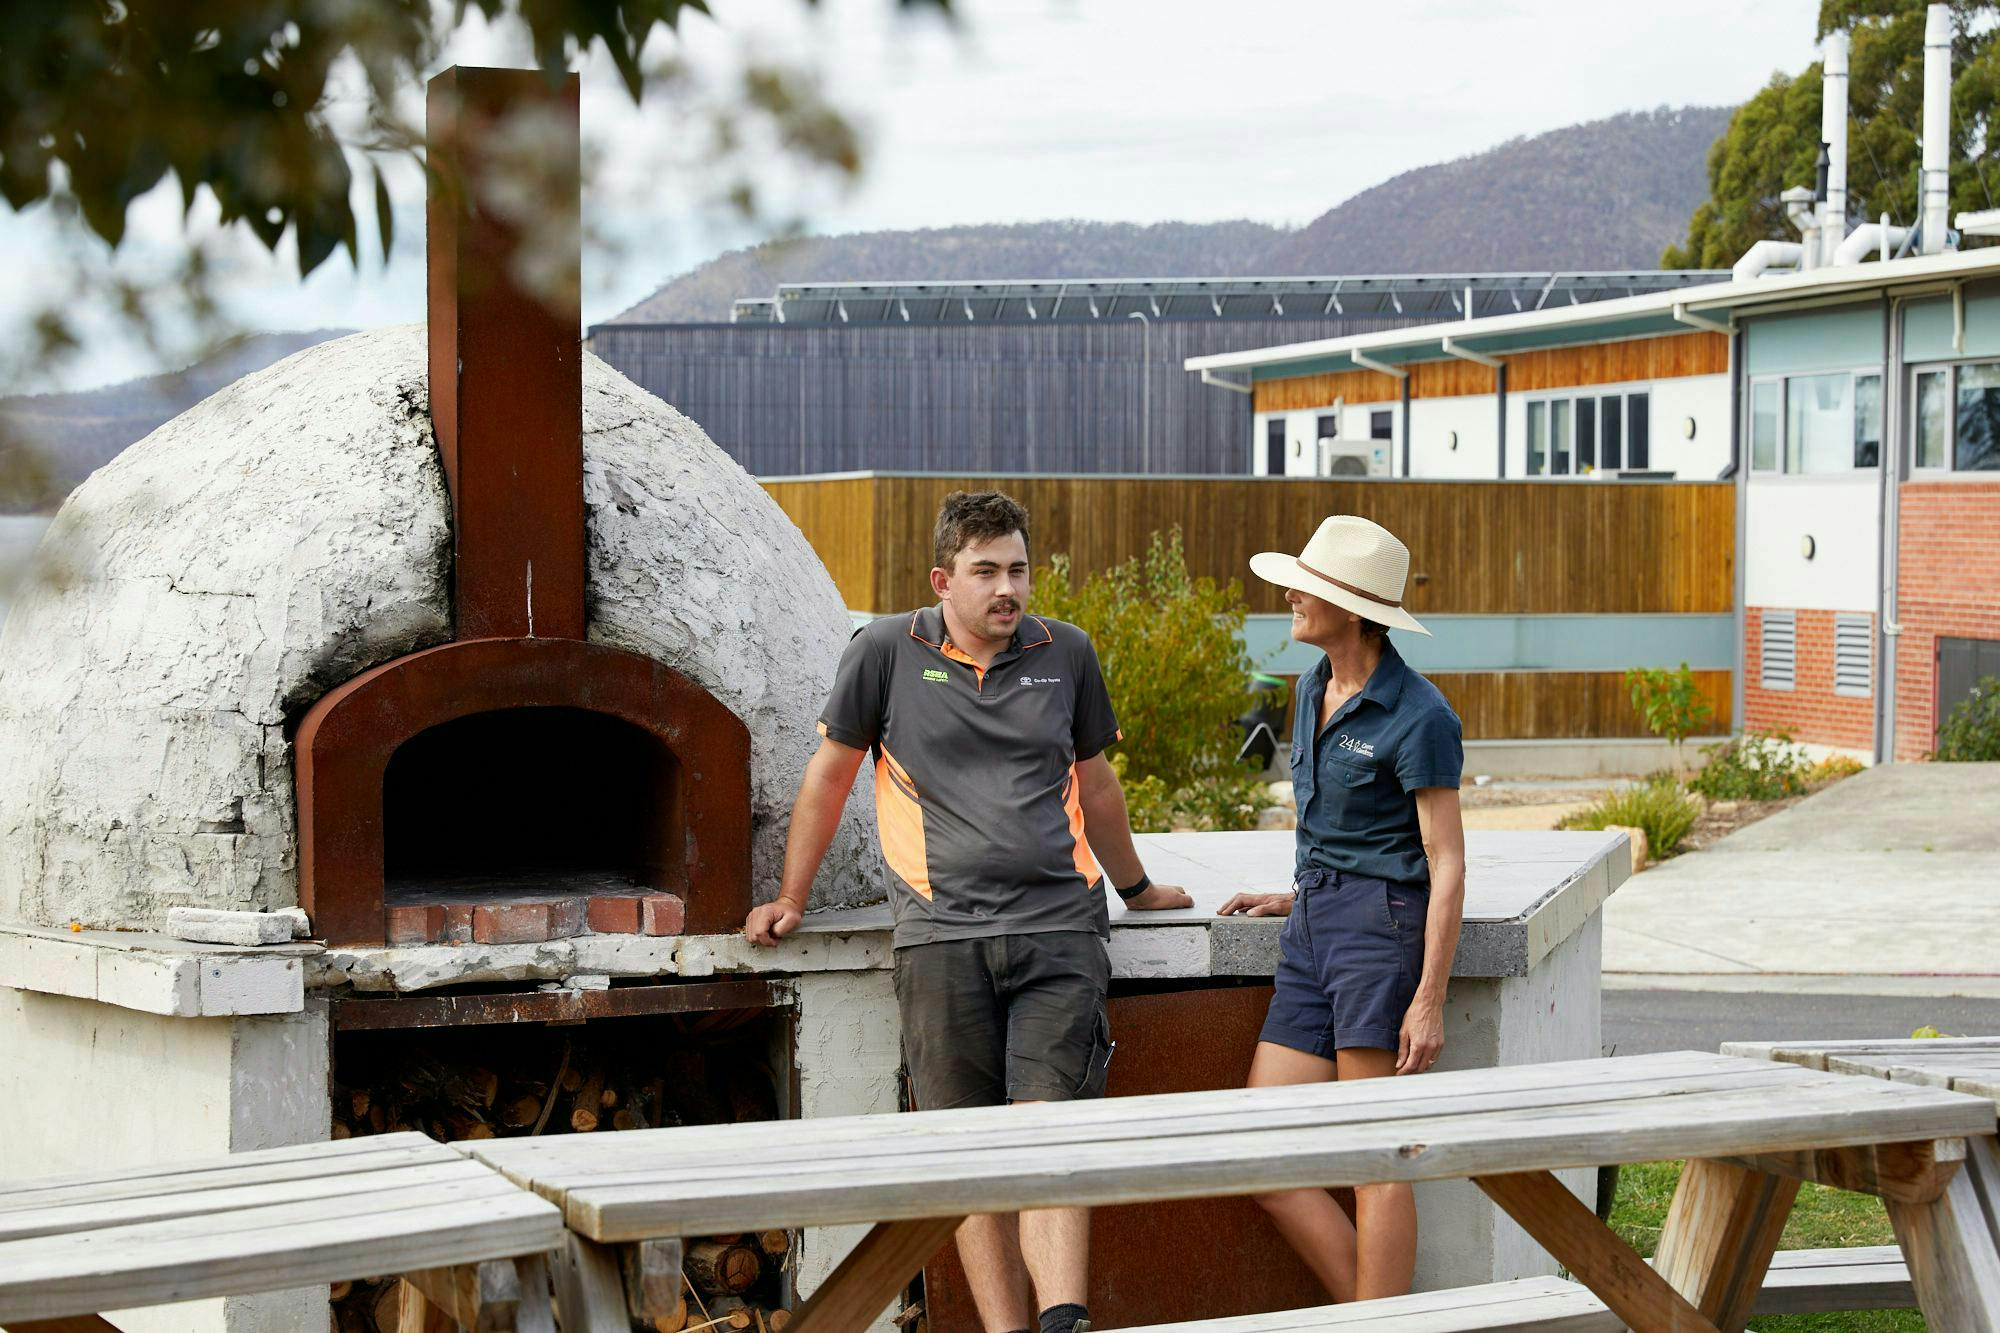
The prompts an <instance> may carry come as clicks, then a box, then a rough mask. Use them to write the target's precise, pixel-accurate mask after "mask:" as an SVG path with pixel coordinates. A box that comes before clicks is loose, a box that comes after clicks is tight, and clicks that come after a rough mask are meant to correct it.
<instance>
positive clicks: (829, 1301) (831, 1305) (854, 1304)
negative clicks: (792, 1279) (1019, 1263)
mask: <svg viewBox="0 0 2000 1333" xmlns="http://www.w3.org/2000/svg"><path fill="white" fill-rule="evenodd" d="M964 1220H965V1219H964V1218H962V1217H927V1218H919V1219H916V1220H914V1221H909V1222H883V1223H881V1224H879V1225H877V1226H876V1227H875V1228H874V1229H873V1230H871V1231H870V1232H869V1233H868V1234H867V1235H866V1236H863V1237H862V1238H861V1243H860V1244H859V1245H856V1246H855V1247H854V1249H853V1250H852V1251H851V1252H850V1253H849V1254H848V1256H847V1257H846V1258H845V1259H843V1260H841V1261H840V1267H838V1268H836V1269H834V1270H833V1273H832V1275H831V1276H830V1277H828V1278H827V1280H826V1281H825V1282H824V1283H823V1284H821V1286H820V1289H819V1290H818V1291H816V1292H814V1293H813V1294H812V1298H811V1299H810V1300H808V1301H807V1302H806V1303H805V1305H804V1306H803V1307H802V1308H801V1309H800V1310H799V1314H798V1318H796V1319H794V1320H793V1321H792V1323H791V1327H790V1329H789V1330H788V1333H861V1330H863V1329H865V1328H867V1327H868V1325H869V1324H871V1323H873V1322H874V1321H875V1317H876V1316H877V1315H879V1314H881V1313H882V1311H884V1310H885V1309H887V1308H888V1306H889V1302H890V1301H892V1300H894V1299H896V1293H897V1292H899V1291H901V1290H902V1289H903V1288H904V1287H906V1286H908V1285H909V1283H910V1279H911V1278H913V1277H915V1276H916V1275H917V1273H918V1271H919V1270H921V1269H922V1268H923V1266H924V1262H925V1261H926V1260H928V1259H929V1258H930V1257H931V1256H932V1255H933V1254H935V1253H937V1250H938V1247H939V1246H941V1245H943V1244H944V1243H945V1242H946V1241H948V1240H950V1239H951V1235H952V1233H953V1232H954V1231H956V1230H958V1224H959V1223H960V1222H962V1221H964Z"/></svg>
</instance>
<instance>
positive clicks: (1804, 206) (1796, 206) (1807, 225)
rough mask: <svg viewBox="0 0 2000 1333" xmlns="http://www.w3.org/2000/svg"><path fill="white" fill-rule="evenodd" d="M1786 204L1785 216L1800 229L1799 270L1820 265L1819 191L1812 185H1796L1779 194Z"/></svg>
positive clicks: (1780, 200) (1779, 197)
mask: <svg viewBox="0 0 2000 1333" xmlns="http://www.w3.org/2000/svg"><path fill="white" fill-rule="evenodd" d="M1778 201H1779V202H1780V203H1782V204H1783V205H1784V206H1785V216H1786V217H1787V218H1789V219H1791V223H1792V225H1793V226H1794V227H1797V228H1798V229H1799V240H1800V242H1801V245H1800V248H1799V260H1798V263H1799V270H1800V271H1801V272H1804V271H1805V270H1806V269H1809V268H1818V267H1819V203H1818V192H1817V191H1816V190H1814V189H1813V187H1812V186H1810V185H1794V186H1793V187H1792V188H1791V189H1789V190H1787V191H1785V192H1784V193H1783V194H1781V195H1779V196H1778Z"/></svg>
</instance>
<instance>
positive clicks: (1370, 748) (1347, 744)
mask: <svg viewBox="0 0 2000 1333" xmlns="http://www.w3.org/2000/svg"><path fill="white" fill-rule="evenodd" d="M1340 748H1341V749H1343V750H1352V751H1354V753H1356V754H1358V755H1360V756H1361V757H1362V758H1364V759H1373V758H1374V757H1375V742H1374V741H1358V740H1355V739H1354V737H1352V736H1342V737H1341V738H1340Z"/></svg>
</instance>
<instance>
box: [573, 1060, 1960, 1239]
mask: <svg viewBox="0 0 2000 1333" xmlns="http://www.w3.org/2000/svg"><path fill="white" fill-rule="evenodd" d="M1836 1084H1837V1085H1839V1086H1838V1089H1837V1090H1836ZM1894 1086H1895V1085H1891V1084H1886V1083H1877V1082H1873V1081H1864V1080H1859V1079H1838V1080H1835V1081H1834V1082H1833V1083H1829V1084H1827V1085H1824V1086H1819V1087H1810V1088H1800V1089H1796V1090H1792V1091H1790V1092H1789V1093H1788V1094H1787V1095H1784V1096H1773V1095H1771V1094H1770V1092H1769V1091H1768V1090H1763V1089H1747V1090H1744V1091H1741V1092H1735V1093H1727V1094H1716V1095H1714V1096H1709V1097H1697V1096H1687V1097H1652V1098H1648V1099H1647V1100H1646V1101H1645V1102H1643V1103H1621V1104H1611V1105H1605V1106H1582V1107H1572V1108H1568V1109H1567V1110H1565V1111H1563V1112H1561V1113H1554V1112H1551V1111H1550V1110H1549V1109H1547V1108H1535V1109H1532V1110H1526V1111H1508V1112H1498V1113H1488V1114H1486V1115H1479V1116H1457V1117H1412V1118H1409V1119H1405V1120H1399V1121H1388V1122H1373V1123H1369V1124H1366V1125H1360V1126H1356V1125H1351V1124H1342V1123H1330V1124H1327V1125H1322V1126H1307V1127H1299V1128H1287V1129H1283V1130H1269V1129H1259V1130H1236V1131H1230V1132H1222V1133H1208V1134H1196V1135H1185V1136H1161V1137H1155V1138H1151V1139H1145V1140H1136V1141H1113V1142H1105V1143H1096V1144H1089V1143H1084V1144H1071V1145H1068V1146H1066V1147H1065V1148H1064V1150H1063V1151H1062V1152H1060V1153H1052V1152H1050V1151H1049V1150H1048V1149H1047V1148H1046V1147H1044V1146H1041V1145H1036V1146H1032V1147H1025V1148H1017V1147H1001V1148H985V1149H982V1150H980V1151H978V1152H966V1151H962V1150H956V1149H953V1148H949V1147H947V1148H946V1149H944V1150H942V1151H936V1152H932V1151H918V1150H917V1148H916V1145H912V1148H911V1150H910V1151H907V1152H906V1153H904V1154H903V1155H902V1156H900V1157H895V1158H865V1159H864V1158H856V1157H851V1156H846V1155H839V1154H829V1155H828V1156H827V1157H826V1158H825V1159H824V1160H822V1161H820V1162H818V1163H815V1164H812V1165H806V1164H797V1165H794V1166H793V1167H792V1168H791V1169H790V1170H788V1171H786V1172H784V1173H782V1174H774V1175H763V1174H760V1173H758V1172H753V1171H748V1170H746V1171H743V1172H740V1173H736V1174H729V1175H719V1176H713V1177H710V1178H707V1179H693V1180H690V1179H686V1178H684V1177H681V1176H678V1175H676V1174H675V1171H674V1169H668V1170H666V1171H664V1172H655V1171H632V1172H629V1173H627V1174H626V1175H624V1176H623V1177H622V1178H621V1177H605V1178H602V1179H600V1180H596V1181H593V1182H591V1183H589V1184H587V1185H581V1186H575V1185H573V1186H571V1187H570V1188H567V1189H566V1190H565V1191H564V1196H563V1197H564V1212H565V1216H566V1218H567V1219H568V1221H569V1223H570V1225H571V1226H572V1227H573V1228H575V1229H578V1230H580V1231H583V1232H584V1233H585V1234H587V1235H591V1236H593V1237H596V1238H599V1239H605V1240H622V1239H635V1238H643V1237H646V1236H658V1235H677V1234H678V1235H688V1234H704V1233H708V1232H713V1231H742V1230H753V1229H761V1228H764V1227H773V1226H796V1225H824V1224H833V1223H841V1222H855V1221H879V1220H888V1219H893V1218H900V1217H914V1216H921V1215H922V1214H923V1213H924V1212H925V1211H926V1210H929V1211H933V1212H934V1211H936V1210H937V1209H938V1208H939V1207H943V1208H946V1209H949V1210H951V1211H953V1212H959V1211H963V1212H967V1213H970V1212H1004V1211H1010V1210H1012V1209H1015V1208H1019V1207H1038V1206H1045V1205H1048V1204H1051V1203H1061V1204H1066V1205H1078V1206H1098V1205H1103V1204H1111V1203H1124V1202H1139V1201H1156V1200H1161V1199H1169V1198H1204V1197H1214V1196H1220V1195H1230V1194H1245V1193H1254V1192H1258V1191H1260V1190H1266V1189H1275V1188H1292V1187H1297V1186H1299V1185H1307V1184H1310V1185H1322V1186H1336V1185H1354V1184H1373V1183H1379V1182H1385V1181H1399V1180H1407V1181H1418V1180H1437V1179H1449V1178H1453V1177H1460V1176H1470V1175H1483V1174H1488V1173H1491V1172H1504V1171H1514V1170H1524V1169H1534V1170H1542V1169H1553V1168H1561V1167H1570V1166H1590V1165H1603V1164H1606V1163H1611V1162H1624V1161H1641V1160H1654V1159H1661V1158H1675V1157H1713V1156H1725V1155H1730V1154H1739V1153H1754V1152H1780V1151H1788V1150H1791V1149H1794V1148H1797V1147H1799V1146H1801V1145H1812V1144H1816V1143H1818V1144H1829V1145H1831V1146H1844V1145H1845V1144H1849V1143H1853V1142H1857V1141H1860V1142H1866V1141H1870V1140H1876V1141H1901V1140H1906V1139H1913V1138H1921V1137H1952V1136H1955V1135H1957V1134H1962V1133H1964V1132H1966V1128H1965V1127H1966V1126H1967V1125H1968V1124H1970V1123H1972V1122H1973V1120H1974V1118H1975V1117H1976V1118H1978V1119H1980V1120H1982V1121H1983V1118H1984V1115H1985V1110H1986V1105H1987V1104H1985V1103H1982V1102H1981V1101H1979V1100H1978V1099H1975V1098H1967V1097H1960V1096H1957V1095H1956V1094H1952V1093H1945V1092H1931V1093H1930V1095H1931V1096H1933V1097H1937V1098H1949V1099H1950V1101H1949V1102H1948V1103H1928V1104H1922V1103H1918V1102H1916V1101H1913V1100H1910V1099H1908V1098H1888V1097H1884V1098H1883V1099H1882V1100H1881V1101H1880V1102H1878V1103H1875V1104H1872V1105H1871V1104H1870V1103H1869V1102H1868V1101H1867V1099H1865V1098H1857V1097H1856V1096H1854V1095H1853V1093H1854V1092H1855V1090H1868V1089H1873V1090H1876V1091H1877V1092H1883V1093H1886V1092H1888V1091H1890V1090H1892V1089H1893V1088H1894ZM1907 1091H1909V1092H1912V1093H1914V1092H1915V1091H1917V1090H1916V1089H1908V1090H1907ZM944 1114H949V1113H944ZM767 1169H768V1168H767Z"/></svg>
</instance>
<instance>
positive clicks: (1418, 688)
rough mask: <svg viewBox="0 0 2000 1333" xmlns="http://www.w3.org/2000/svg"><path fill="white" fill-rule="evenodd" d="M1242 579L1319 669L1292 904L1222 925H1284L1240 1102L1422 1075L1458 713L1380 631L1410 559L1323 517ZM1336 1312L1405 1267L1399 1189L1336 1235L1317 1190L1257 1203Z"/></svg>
mask: <svg viewBox="0 0 2000 1333" xmlns="http://www.w3.org/2000/svg"><path fill="white" fill-rule="evenodd" d="M1250 568H1251V569H1252V570H1253V571H1254V572H1255V573H1256V574H1257V576H1258V577H1259V578H1262V579H1264V580H1266V581H1268V582H1271V583H1275V584H1277V585H1278V586H1279V587H1282V588H1284V589H1285V600H1286V601H1287V602H1289V603H1291V607H1292V637H1293V638H1294V639H1297V640H1298V641H1299V642H1300V643H1305V644H1310V645H1312V646H1313V647H1315V648H1318V649H1320V650H1321V651H1322V652H1324V653H1325V654H1326V655H1325V656H1324V657H1323V658H1321V659H1320V661H1319V662H1318V663H1317V664H1316V665H1315V666H1314V667H1313V668H1312V670H1310V671H1308V672H1307V673H1306V674H1305V675H1304V676H1302V677H1300V679H1299V684H1298V689H1297V692H1296V700H1297V702H1296V708H1295V712H1294V716H1293V725H1292V784H1293V790H1294V792H1295V793H1296V795H1297V798H1298V812H1299V815H1298V859H1297V868H1296V871H1295V876H1294V881H1293V883H1294V888H1293V891H1292V892H1291V893H1239V894H1237V895H1236V896H1235V897H1233V898H1231V899H1230V900H1229V901H1228V902H1226V903H1224V904H1223V906H1222V914H1223V915H1225V916H1229V915H1243V916H1284V915H1289V916H1290V918H1291V919H1290V920H1289V921H1287V922H1286V923H1285V929H1284V934H1283V936H1282V937H1281V940H1282V954H1283V958H1282V961H1281V963H1280V964H1279V967H1278V976H1277V991H1276V993H1275V994H1274V995H1273V996H1272V997H1271V1008H1270V1012H1269V1014H1268V1015H1267V1016H1266V1018H1265V1020H1264V1030H1263V1033H1262V1035H1261V1037H1260V1039H1259V1041H1258V1043H1257V1054H1256V1057H1255V1059H1254V1060H1253V1061H1252V1063H1251V1066H1250V1086H1251V1087H1253V1088H1257V1087H1272V1086H1275V1085H1278V1084H1285V1083H1320V1082H1325V1081H1326V1080H1328V1079H1332V1078H1338V1079H1343V1080H1345V1079H1357V1078H1381V1077H1384V1076H1386V1075H1390V1074H1421V1073H1423V1072H1424V1071H1425V1070H1427V1069H1429V1068H1430V1067H1431V1065H1432V1064H1434V1063H1435V1062H1436V1060H1437V1058H1438V1052H1439V1051H1440V1050H1442V1049H1443V1047H1444V991H1445V982H1446V979H1447V978H1448V977H1449V976H1450V974H1451V960H1452V955H1453V954H1454V953H1456V952H1457V949H1458V926H1459V913H1460V908H1461V907H1462V906H1463V903H1464V899H1465V834H1464V831H1463V829H1462V827H1461V825H1460V823H1459V811H1458V783H1459V775H1460V773H1461V771H1462V770H1463V768H1464V761H1465V751H1464V746H1463V744H1462V742H1461V739H1460V732H1459V722H1458V716H1457V714H1455V713H1453V712H1452V711H1451V705H1450V704H1448V703H1446V702H1445V699H1444V696H1443V695H1442V694H1439V693H1438V691H1437V687H1435V686H1434V685H1432V684H1431V683H1430V682H1429V681H1427V680H1425V679H1424V678H1423V677H1422V676H1419V675H1418V674H1417V673H1416V672H1414V671H1412V670H1410V669H1409V667H1407V666H1405V665H1404V664H1403V659H1402V656H1401V654H1399V653H1398V652H1397V651H1396V649H1395V646H1394V645H1393V644H1391V643H1390V642H1389V637H1388V631H1389V630H1390V629H1405V630H1411V631H1413V632H1415V633H1418V634H1428V633H1429V632H1430V631H1429V630H1426V629H1425V628H1424V627H1423V626H1422V625H1419V624H1418V623H1417V622H1416V620H1415V619H1414V618H1413V617H1411V615H1410V614H1409V613H1408V612H1407V611H1405V610H1403V606H1402V601H1403V585H1404V581H1405V579H1406V578H1407V576H1408V574H1409V568H1410V553H1409V550H1408V548H1406V547H1405V546H1404V545H1403V544H1402V543H1401V542H1399V541H1397V540H1396V539H1395V537H1393V536H1391V535H1390V534H1389V532H1388V531H1387V530H1386V529H1384V528H1382V527H1380V526H1378V525H1377V524H1374V523H1371V522H1369V521H1368V520H1367V519H1365V518H1354V517H1351V516H1347V515H1337V516H1335V517H1333V518H1329V519H1327V520H1326V521H1325V522H1324V523H1321V524H1320V526H1319V531H1318V532H1316V533H1314V534H1313V538H1312V540H1311V541H1310V542H1308V543H1306V548H1305V550H1304V551H1302V552H1300V553H1299V555H1297V556H1296V557H1294V556H1290V555H1284V554H1280V553H1277V552H1268V551H1267V552H1265V553H1264V554H1262V555H1259V556H1256V557H1255V558H1253V559H1252V560H1251V561H1250ZM1258 1203H1260V1204H1261V1205H1262V1206H1263V1208H1264V1210H1265V1211H1266V1212H1268V1213H1269V1214H1270V1215H1271V1218H1272V1220H1273V1221H1274V1222H1276V1223H1277V1226H1278V1230H1279V1231H1280V1232H1282V1233H1283V1234H1284V1237H1285V1239H1286V1240H1287V1241H1289V1242H1291V1245H1292V1248H1293V1249H1295V1250H1297V1251H1298V1252H1299V1254H1300V1256H1301V1257H1303V1258H1304V1259H1305V1261H1306V1263H1307V1265H1308V1266H1309V1267H1311V1269H1312V1270H1313V1272H1314V1273H1315V1274H1316V1275H1317V1276H1318V1277H1319V1280H1320V1281H1321V1282H1322V1283H1324V1284H1325V1285H1326V1288H1327V1290H1328V1291H1330V1292H1332V1293H1333V1298H1334V1299H1335V1300H1336V1301H1352V1300H1368V1299H1371V1298H1373V1297H1377V1296H1399V1295H1402V1294H1403V1293H1405V1292H1407V1291H1408V1290H1409V1289H1410V1273H1411V1270H1412V1269H1413V1268H1414V1267H1415V1265H1416V1257H1417V1210H1416V1203H1415V1200H1414V1199H1413V1198H1412V1197H1411V1194H1410V1187H1409V1186H1408V1185H1371V1186H1364V1187H1363V1188H1360V1189H1357V1190H1356V1191H1355V1219H1354V1221H1353V1222H1351V1223H1350V1222H1349V1221H1348V1219H1347V1214H1346V1213H1344V1212H1342V1211H1341V1209H1340V1207H1339V1205H1337V1204H1336V1203H1335V1202H1334V1200H1333V1196H1332V1195H1331V1194H1329V1193H1327V1192H1326V1191H1325V1190H1319V1189H1307V1190H1290V1191H1286V1192H1284V1193H1277V1194H1267V1195H1260V1196H1259V1197H1258Z"/></svg>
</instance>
